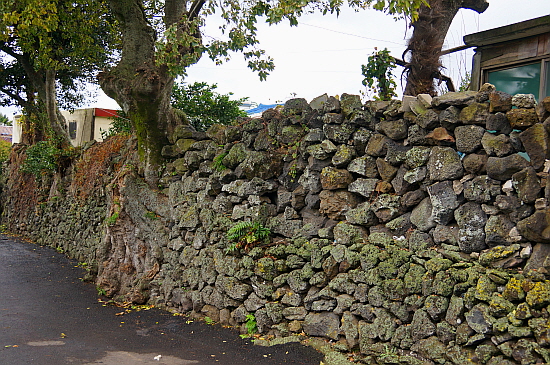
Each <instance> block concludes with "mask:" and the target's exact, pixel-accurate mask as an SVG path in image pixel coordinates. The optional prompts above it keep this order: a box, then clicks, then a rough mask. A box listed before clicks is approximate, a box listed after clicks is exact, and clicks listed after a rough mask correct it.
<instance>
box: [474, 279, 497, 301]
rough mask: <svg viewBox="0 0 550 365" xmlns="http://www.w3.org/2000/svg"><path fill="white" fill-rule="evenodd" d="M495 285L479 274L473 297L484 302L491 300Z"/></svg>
mask: <svg viewBox="0 0 550 365" xmlns="http://www.w3.org/2000/svg"><path fill="white" fill-rule="evenodd" d="M496 289H497V287H496V285H495V283H493V282H492V281H491V279H489V278H488V277H487V276H481V277H480V278H479V280H478V281H477V285H476V291H475V297H476V298H477V299H479V300H482V301H484V302H488V301H489V300H491V297H492V295H493V293H494V292H495V291H496Z"/></svg>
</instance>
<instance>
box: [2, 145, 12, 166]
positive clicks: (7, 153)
mask: <svg viewBox="0 0 550 365" xmlns="http://www.w3.org/2000/svg"><path fill="white" fill-rule="evenodd" d="M10 150H11V143H9V142H8V141H5V140H3V139H0V164H2V163H4V162H6V161H7V160H8V159H9V157H10Z"/></svg>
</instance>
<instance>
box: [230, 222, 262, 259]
mask: <svg viewBox="0 0 550 365" xmlns="http://www.w3.org/2000/svg"><path fill="white" fill-rule="evenodd" d="M270 234H271V230H270V229H269V228H267V227H264V226H263V225H262V224H261V223H260V222H250V221H247V222H238V223H237V224H235V225H234V226H233V227H231V228H230V229H229V231H227V239H228V240H229V241H230V242H232V243H231V244H230V245H229V246H228V247H227V252H233V251H235V250H236V249H238V248H244V249H245V250H248V249H250V248H251V247H253V246H254V245H256V244H258V243H260V242H262V241H265V240H266V239H268V238H269V235H270Z"/></svg>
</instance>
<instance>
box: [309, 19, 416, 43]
mask: <svg viewBox="0 0 550 365" xmlns="http://www.w3.org/2000/svg"><path fill="white" fill-rule="evenodd" d="M300 24H301V25H307V26H308V27H313V28H319V29H323V30H326V31H329V32H334V33H340V34H344V35H349V36H352V37H357V38H363V39H368V40H370V41H377V42H384V43H393V44H398V45H400V46H404V45H405V44H404V43H397V42H392V41H388V40H383V39H376V38H369V37H364V36H362V35H358V34H353V33H346V32H341V31H339V30H334V29H328V28H324V27H320V26H318V25H312V24H307V23H300Z"/></svg>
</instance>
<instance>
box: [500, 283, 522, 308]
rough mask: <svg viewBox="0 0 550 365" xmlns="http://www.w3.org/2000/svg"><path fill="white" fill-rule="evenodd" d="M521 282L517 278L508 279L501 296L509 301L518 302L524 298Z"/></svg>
mask: <svg viewBox="0 0 550 365" xmlns="http://www.w3.org/2000/svg"><path fill="white" fill-rule="evenodd" d="M522 282H523V280H521V279H518V278H515V277H514V278H510V281H508V283H507V284H506V286H505V287H504V291H503V292H502V296H503V297H504V298H505V299H507V300H509V301H512V302H514V301H520V300H523V299H524V298H525V292H524V291H523V288H522Z"/></svg>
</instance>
